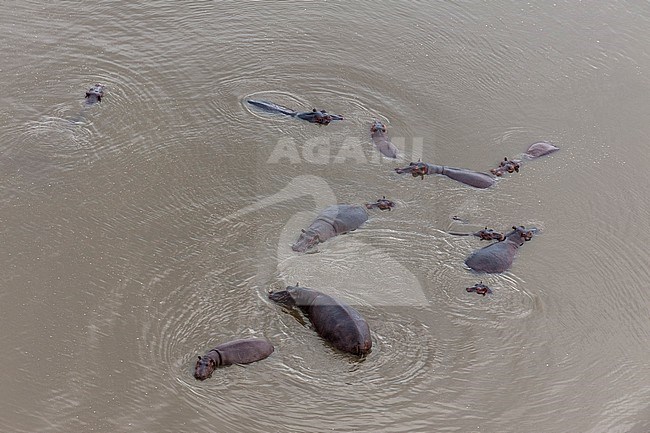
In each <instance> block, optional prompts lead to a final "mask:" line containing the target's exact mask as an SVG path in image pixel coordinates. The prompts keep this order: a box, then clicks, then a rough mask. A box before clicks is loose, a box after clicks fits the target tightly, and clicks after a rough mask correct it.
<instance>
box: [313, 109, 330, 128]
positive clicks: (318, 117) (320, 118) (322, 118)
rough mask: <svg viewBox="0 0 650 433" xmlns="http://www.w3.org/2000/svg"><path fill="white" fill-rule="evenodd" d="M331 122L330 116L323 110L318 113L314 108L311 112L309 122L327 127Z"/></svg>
mask: <svg viewBox="0 0 650 433" xmlns="http://www.w3.org/2000/svg"><path fill="white" fill-rule="evenodd" d="M332 120H333V119H332V116H330V115H329V114H327V111H325V110H320V111H318V110H316V109H315V108H314V109H313V110H312V112H311V121H312V122H314V123H318V124H319V125H329V124H330V122H331V121H332Z"/></svg>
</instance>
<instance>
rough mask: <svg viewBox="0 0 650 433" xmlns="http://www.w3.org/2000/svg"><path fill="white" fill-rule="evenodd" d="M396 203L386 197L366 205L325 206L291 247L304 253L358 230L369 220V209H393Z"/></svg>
mask: <svg viewBox="0 0 650 433" xmlns="http://www.w3.org/2000/svg"><path fill="white" fill-rule="evenodd" d="M394 206H395V204H394V203H393V202H392V201H390V200H387V199H386V197H384V198H382V199H379V200H377V201H376V202H375V203H366V204H365V205H350V204H337V205H334V206H330V207H328V208H325V209H324V210H323V211H322V212H321V213H320V214H318V216H317V217H316V219H314V221H313V222H312V223H311V224H310V225H309V227H307V229H303V230H302V233H301V234H300V237H299V238H298V240H297V241H296V243H294V244H293V245H292V246H291V249H292V250H294V251H296V252H299V253H304V252H306V251H307V250H308V249H310V248H312V247H313V246H315V245H317V244H318V243H320V242H325V241H326V240H328V239H329V238H333V237H334V236H338V235H341V234H344V233H348V232H351V231H353V230H356V229H357V228H359V226H361V224H363V223H364V222H366V221H367V220H368V211H367V210H368V209H374V208H377V209H380V210H391V208H393V207H394Z"/></svg>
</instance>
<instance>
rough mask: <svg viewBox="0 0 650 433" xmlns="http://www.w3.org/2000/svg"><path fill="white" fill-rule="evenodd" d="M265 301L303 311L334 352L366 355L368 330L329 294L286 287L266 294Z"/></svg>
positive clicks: (368, 349) (363, 323) (351, 310)
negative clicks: (267, 298)
mask: <svg viewBox="0 0 650 433" xmlns="http://www.w3.org/2000/svg"><path fill="white" fill-rule="evenodd" d="M269 299H271V300H272V301H274V302H277V303H279V304H282V305H284V306H286V307H289V308H291V307H298V308H300V310H302V311H303V313H305V314H306V315H307V317H308V318H309V320H310V321H311V323H312V324H313V325H314V328H316V332H317V333H318V335H320V336H321V337H322V338H323V339H325V340H327V341H329V342H330V343H332V345H333V346H334V347H336V348H337V349H339V350H341V351H343V352H347V353H352V354H354V355H359V356H361V355H365V354H367V353H368V352H370V349H371V347H372V339H371V338H370V327H369V326H368V323H367V322H366V320H365V319H364V318H363V317H362V316H361V314H359V312H358V311H357V310H355V309H354V308H352V307H350V306H349V305H346V304H344V303H343V302H341V301H339V300H338V299H335V298H333V297H331V296H329V295H326V294H324V293H321V292H319V291H316V290H313V289H309V288H307V287H298V285H297V284H296V285H295V286H288V287H287V288H286V289H285V290H282V291H279V292H271V293H269Z"/></svg>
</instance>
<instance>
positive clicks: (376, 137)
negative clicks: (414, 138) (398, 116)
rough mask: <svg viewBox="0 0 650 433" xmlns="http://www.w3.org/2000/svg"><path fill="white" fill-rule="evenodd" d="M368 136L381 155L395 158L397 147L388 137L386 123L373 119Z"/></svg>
mask: <svg viewBox="0 0 650 433" xmlns="http://www.w3.org/2000/svg"><path fill="white" fill-rule="evenodd" d="M370 136H371V137H372V142H373V143H375V146H376V147H377V149H378V150H379V151H380V152H381V154H382V155H384V156H386V157H388V158H397V153H398V151H397V147H395V145H394V144H393V143H391V141H390V139H389V138H388V134H387V133H386V125H384V124H383V123H381V122H380V121H379V120H375V123H373V124H372V126H371V127H370Z"/></svg>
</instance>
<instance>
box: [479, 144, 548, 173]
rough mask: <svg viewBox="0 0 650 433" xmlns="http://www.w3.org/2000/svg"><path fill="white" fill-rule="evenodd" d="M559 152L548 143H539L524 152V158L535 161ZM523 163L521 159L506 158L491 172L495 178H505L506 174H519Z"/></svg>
mask: <svg viewBox="0 0 650 433" xmlns="http://www.w3.org/2000/svg"><path fill="white" fill-rule="evenodd" d="M558 150H560V148H559V147H557V146H556V145H554V144H552V143H549V142H548V141H538V142H537V143H533V144H531V145H530V146H528V149H526V152H524V154H523V155H522V157H523V158H524V159H535V158H539V157H540V156H544V155H548V154H550V153H553V152H556V151H558ZM521 163H522V161H521V160H519V159H508V158H504V159H503V161H501V162H500V163H499V166H498V167H496V168H493V169H491V170H490V172H491V173H492V174H494V175H495V176H503V175H504V174H505V173H514V172H517V173H519V169H520V168H521Z"/></svg>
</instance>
